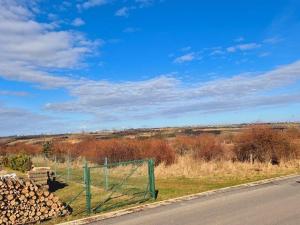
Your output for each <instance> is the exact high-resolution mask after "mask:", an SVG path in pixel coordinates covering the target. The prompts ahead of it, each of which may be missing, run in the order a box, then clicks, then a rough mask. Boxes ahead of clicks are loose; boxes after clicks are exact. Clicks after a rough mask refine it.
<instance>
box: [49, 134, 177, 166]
mask: <svg viewBox="0 0 300 225" xmlns="http://www.w3.org/2000/svg"><path fill="white" fill-rule="evenodd" d="M57 146H59V147H55V148H57V150H56V151H55V152H62V151H66V153H67V151H68V152H69V153H70V154H71V155H72V157H79V156H82V157H85V158H86V159H87V160H89V161H91V162H94V163H103V161H104V158H105V157H107V158H108V160H109V162H120V161H128V160H136V159H145V158H154V159H155V162H156V164H159V163H161V162H164V163H165V164H167V165H169V164H171V163H173V162H174V161H175V151H174V150H173V148H172V147H171V146H170V145H169V144H168V142H167V141H165V140H161V139H147V140H131V139H109V140H96V139H91V138H89V139H85V140H83V141H81V142H79V143H76V144H71V145H69V146H64V147H65V148H62V147H61V145H60V144H57ZM63 149H65V150H63Z"/></svg>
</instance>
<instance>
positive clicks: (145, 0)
mask: <svg viewBox="0 0 300 225" xmlns="http://www.w3.org/2000/svg"><path fill="white" fill-rule="evenodd" d="M135 2H136V3H138V5H139V7H141V8H143V7H148V6H151V5H153V4H154V0H135Z"/></svg>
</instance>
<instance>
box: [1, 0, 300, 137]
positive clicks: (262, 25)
mask: <svg viewBox="0 0 300 225" xmlns="http://www.w3.org/2000/svg"><path fill="white" fill-rule="evenodd" d="M299 12H300V2H299V1H287V0H285V1H281V0H276V1H258V0H251V1H246V0H244V1H233V0H232V1H217V0H215V1H214V0H210V1H191V0H190V1H183V0H77V1H76V0H73V1H68V0H66V1H54V0H51V1H50V0H33V1H25V0H0V135H15V134H17V135H24V134H40V133H63V132H79V131H82V130H84V131H95V130H102V129H123V128H136V127H159V126H184V125H206V124H230V123H242V122H258V121H259V122H270V121H299V120H300V116H299V115H300V104H299V103H300V92H299V90H300V55H299V52H300V42H299V40H300V13H299Z"/></svg>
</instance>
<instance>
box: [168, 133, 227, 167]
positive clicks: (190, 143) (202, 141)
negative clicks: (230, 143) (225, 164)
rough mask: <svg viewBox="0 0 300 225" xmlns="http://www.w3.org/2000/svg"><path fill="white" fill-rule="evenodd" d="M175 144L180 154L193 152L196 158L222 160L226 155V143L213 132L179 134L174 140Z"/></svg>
mask: <svg viewBox="0 0 300 225" xmlns="http://www.w3.org/2000/svg"><path fill="white" fill-rule="evenodd" d="M173 146H174V148H175V149H176V152H177V153H179V154H180V155H184V154H191V155H193V156H194V158H195V159H201V160H206V161H209V160H220V159H222V158H223V157H224V156H225V148H224V145H222V143H221V140H220V139H219V138H218V137H217V136H216V135H213V134H201V135H199V136H179V137H176V139H175V140H174V145H173Z"/></svg>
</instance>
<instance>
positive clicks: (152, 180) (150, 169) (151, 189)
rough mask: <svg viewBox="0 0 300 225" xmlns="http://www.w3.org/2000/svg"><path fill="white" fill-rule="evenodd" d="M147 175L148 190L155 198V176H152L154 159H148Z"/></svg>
mask: <svg viewBox="0 0 300 225" xmlns="http://www.w3.org/2000/svg"><path fill="white" fill-rule="evenodd" d="M148 177H149V192H150V195H151V197H152V198H153V199H156V191H155V177H154V160H153V159H149V160H148Z"/></svg>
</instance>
